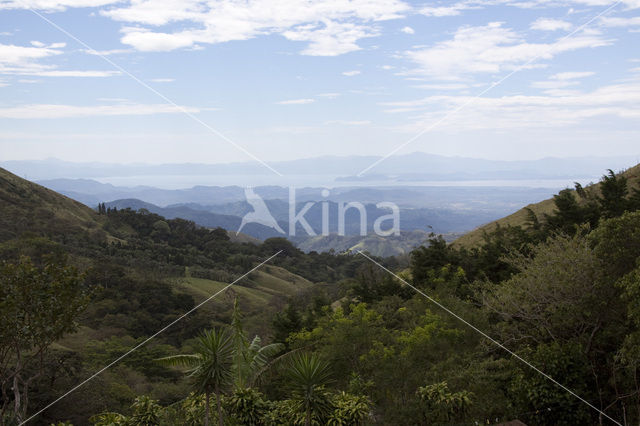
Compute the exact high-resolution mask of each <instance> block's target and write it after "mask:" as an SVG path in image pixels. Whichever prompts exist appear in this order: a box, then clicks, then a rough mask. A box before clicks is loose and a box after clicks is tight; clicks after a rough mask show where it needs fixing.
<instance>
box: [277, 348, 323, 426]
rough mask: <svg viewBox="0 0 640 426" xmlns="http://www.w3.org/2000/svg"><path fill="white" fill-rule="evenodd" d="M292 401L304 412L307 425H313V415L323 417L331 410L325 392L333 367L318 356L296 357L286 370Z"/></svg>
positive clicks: (302, 354) (301, 355) (297, 355)
mask: <svg viewBox="0 0 640 426" xmlns="http://www.w3.org/2000/svg"><path fill="white" fill-rule="evenodd" d="M286 373H287V377H288V379H289V386H290V388H291V390H292V394H293V395H292V397H293V398H292V400H293V401H294V402H295V403H296V405H297V406H298V407H299V408H300V409H301V410H303V411H304V415H305V425H306V426H310V425H311V417H312V415H317V416H319V417H322V416H324V415H326V414H327V413H328V412H329V411H330V410H331V401H330V400H329V397H328V395H327V393H326V392H325V390H324V386H325V385H327V384H329V383H330V382H331V381H332V379H331V366H330V364H329V363H328V362H327V361H324V360H323V359H321V358H320V357H319V356H318V355H316V354H307V353H298V354H296V355H294V356H293V357H292V359H291V361H290V363H289V365H288V368H287V370H286Z"/></svg>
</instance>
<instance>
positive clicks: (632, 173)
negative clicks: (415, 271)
mask: <svg viewBox="0 0 640 426" xmlns="http://www.w3.org/2000/svg"><path fill="white" fill-rule="evenodd" d="M621 175H622V176H625V177H626V178H627V179H628V182H629V188H630V189H633V188H640V164H638V165H636V166H634V167H631V168H629V169H627V170H625V171H623V172H622V173H621ZM599 188H600V183H595V184H593V185H590V186H587V187H585V191H587V192H588V193H591V194H599ZM572 191H573V192H574V193H575V190H572ZM529 209H530V210H531V211H533V213H535V214H536V216H537V217H539V218H541V217H543V216H544V215H545V214H551V213H553V211H554V210H555V204H554V202H553V199H548V200H544V201H541V202H539V203H534V204H529V205H528V206H526V207H523V208H522V209H520V210H518V211H517V212H515V213H513V214H510V215H509V216H506V217H503V218H501V219H498V220H496V221H493V222H490V223H488V224H486V225H483V226H481V227H479V228H477V229H475V230H473V231H471V232H468V233H466V234H464V235H462V236H461V237H460V238H457V239H456V240H455V241H454V242H453V243H452V244H453V246H455V247H467V248H471V247H477V246H478V245H479V244H481V243H482V240H483V238H482V237H483V235H484V233H491V232H493V231H494V230H495V229H496V228H497V227H499V226H500V227H507V226H526V224H527V221H528V218H529V212H528V210H529Z"/></svg>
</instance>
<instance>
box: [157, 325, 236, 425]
mask: <svg viewBox="0 0 640 426" xmlns="http://www.w3.org/2000/svg"><path fill="white" fill-rule="evenodd" d="M158 361H159V362H161V363H162V364H164V365H169V366H183V367H187V374H188V376H189V377H190V378H191V379H192V380H193V385H194V388H195V391H196V392H197V393H200V394H204V396H205V426H209V424H210V417H211V415H210V412H209V411H210V405H209V401H210V398H211V393H214V394H215V395H216V402H217V406H218V422H219V424H220V426H223V425H224V416H223V412H222V401H221V397H222V393H223V392H224V391H226V390H227V389H228V388H229V387H230V385H231V384H232V383H233V371H232V369H233V338H232V336H231V334H230V333H229V332H228V331H227V330H225V329H213V330H207V331H205V332H204V333H203V334H202V335H201V336H200V337H198V339H197V343H196V353H195V354H187V355H174V356H169V357H165V358H160V359H158Z"/></svg>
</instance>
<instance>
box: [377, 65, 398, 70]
mask: <svg viewBox="0 0 640 426" xmlns="http://www.w3.org/2000/svg"><path fill="white" fill-rule="evenodd" d="M380 68H382V69H383V70H392V69H394V68H395V67H394V66H393V65H382V66H381V67H380Z"/></svg>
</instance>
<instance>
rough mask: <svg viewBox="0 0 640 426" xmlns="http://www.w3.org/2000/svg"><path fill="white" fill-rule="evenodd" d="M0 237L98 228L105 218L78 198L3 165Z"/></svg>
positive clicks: (1, 238)
mask: <svg viewBox="0 0 640 426" xmlns="http://www.w3.org/2000/svg"><path fill="white" fill-rule="evenodd" d="M0 211H1V212H2V214H1V215H0V241H2V240H8V239H11V238H15V237H17V236H20V235H21V234H23V233H24V232H27V231H29V232H32V233H35V234H43V233H47V234H52V233H53V234H65V233H70V232H71V233H73V232H77V231H89V230H96V229H97V228H99V227H100V224H101V223H103V222H104V221H103V220H101V218H100V217H99V215H98V214H97V213H96V212H95V211H93V210H91V209H90V208H88V207H87V206H85V205H84V204H81V203H79V202H77V201H74V200H72V199H71V198H67V197H65V196H63V195H60V194H58V193H56V192H54V191H51V190H50V189H47V188H45V187H43V186H40V185H37V184H35V183H32V182H29V181H27V180H25V179H22V178H20V177H18V176H16V175H14V174H12V173H10V172H8V171H6V170H5V169H2V168H0Z"/></svg>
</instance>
